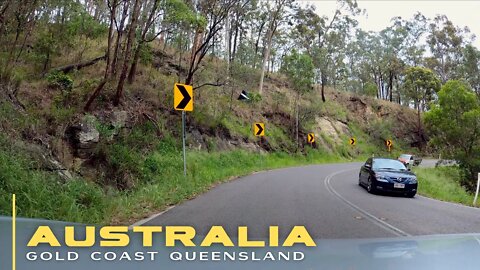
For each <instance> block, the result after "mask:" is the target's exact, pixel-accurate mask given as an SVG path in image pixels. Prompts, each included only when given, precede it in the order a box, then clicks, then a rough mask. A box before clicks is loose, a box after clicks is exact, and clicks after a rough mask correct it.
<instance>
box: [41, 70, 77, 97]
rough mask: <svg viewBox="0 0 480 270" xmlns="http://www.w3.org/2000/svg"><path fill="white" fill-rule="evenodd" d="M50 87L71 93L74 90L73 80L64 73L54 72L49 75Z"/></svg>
mask: <svg viewBox="0 0 480 270" xmlns="http://www.w3.org/2000/svg"><path fill="white" fill-rule="evenodd" d="M47 81H48V85H49V86H50V87H52V88H56V89H60V90H62V91H68V92H70V91H71V90H72V89H73V80H72V78H71V77H70V76H68V75H67V74H65V73H63V72H52V73H49V74H48V75H47Z"/></svg>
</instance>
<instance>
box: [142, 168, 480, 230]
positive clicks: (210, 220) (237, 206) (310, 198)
mask: <svg viewBox="0 0 480 270" xmlns="http://www.w3.org/2000/svg"><path fill="white" fill-rule="evenodd" d="M430 163H431V164H430ZM432 164H434V162H430V161H426V162H425V163H424V166H425V165H426V166H431V165H432ZM360 166H361V164H360V163H344V164H328V165H315V166H305V167H295V168H286V169H278V170H272V171H266V172H261V173H256V174H253V175H250V176H246V177H242V178H239V179H236V180H234V181H231V182H229V183H226V184H222V185H219V186H217V187H215V188H214V189H212V190H210V191H209V192H207V193H205V194H203V195H200V196H198V197H197V198H195V199H193V200H190V201H187V202H185V203H183V204H181V205H178V206H176V207H174V208H172V209H170V210H169V211H166V212H164V213H162V214H160V215H157V216H156V217H154V218H151V219H150V220H148V221H147V222H146V223H144V225H191V226H194V227H195V228H196V230H197V234H199V235H204V234H205V233H206V232H207V230H208V229H209V228H210V227H211V226H213V225H222V226H224V228H225V229H226V230H227V232H228V233H229V234H232V235H236V231H237V227H238V226H248V228H249V236H251V237H254V238H260V237H261V238H264V237H267V236H268V226H271V225H278V226H280V234H281V236H283V237H285V236H286V234H287V233H288V231H289V230H290V228H292V227H293V226H295V225H305V226H306V227H307V229H308V231H309V232H310V234H311V235H312V236H313V237H314V238H323V239H337V238H377V237H395V236H410V235H427V234H452V233H480V209H477V208H471V207H466V206H462V205H457V204H452V203H446V202H441V201H437V200H433V199H429V198H425V197H422V196H418V195H417V196H416V197H415V198H413V199H411V198H404V197H398V196H389V195H372V194H369V193H367V191H366V190H365V189H363V188H361V187H359V186H358V171H359V168H360Z"/></svg>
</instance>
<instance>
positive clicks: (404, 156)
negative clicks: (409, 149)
mask: <svg viewBox="0 0 480 270" xmlns="http://www.w3.org/2000/svg"><path fill="white" fill-rule="evenodd" d="M400 158H404V159H410V155H405V154H403V155H400Z"/></svg>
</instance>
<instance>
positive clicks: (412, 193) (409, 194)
mask: <svg viewBox="0 0 480 270" xmlns="http://www.w3.org/2000/svg"><path fill="white" fill-rule="evenodd" d="M416 194H417V192H415V191H414V192H408V193H407V194H405V196H406V197H407V198H413V197H415V195H416Z"/></svg>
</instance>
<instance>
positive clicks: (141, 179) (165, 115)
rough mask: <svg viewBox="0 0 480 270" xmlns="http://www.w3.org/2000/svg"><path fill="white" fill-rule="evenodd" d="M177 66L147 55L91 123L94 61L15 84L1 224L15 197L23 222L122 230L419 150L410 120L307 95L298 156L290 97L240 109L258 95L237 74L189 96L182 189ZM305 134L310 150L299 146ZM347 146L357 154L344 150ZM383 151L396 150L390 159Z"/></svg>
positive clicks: (366, 102)
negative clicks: (259, 187) (222, 185)
mask: <svg viewBox="0 0 480 270" xmlns="http://www.w3.org/2000/svg"><path fill="white" fill-rule="evenodd" d="M65 59H68V57H65ZM178 59H180V60H182V56H180V58H179V56H178V54H177V53H175V52H168V51H167V52H165V51H162V50H160V49H158V50H156V51H154V53H153V54H152V61H151V64H145V63H144V64H142V65H140V66H139V68H138V72H139V75H138V77H137V80H136V81H135V82H134V83H133V84H132V85H128V86H127V89H126V99H125V103H124V104H122V105H121V106H120V107H113V106H111V105H110V104H111V102H110V100H111V98H112V96H113V88H114V86H112V85H107V86H106V88H105V90H104V91H103V92H102V93H101V95H100V96H99V98H98V99H97V101H96V102H95V103H94V105H93V110H91V111H90V112H88V113H86V112H84V111H83V106H84V104H85V102H86V100H87V99H88V97H89V96H90V94H91V92H92V89H93V88H94V87H95V86H96V85H97V84H98V82H99V81H100V79H99V78H98V75H97V71H98V70H101V69H103V67H102V65H104V63H103V62H101V61H100V62H98V63H96V64H95V65H92V66H89V67H86V68H83V69H81V70H77V71H74V72H72V73H69V74H67V75H65V74H62V73H55V74H50V75H47V76H46V77H45V78H44V77H35V76H32V77H30V78H28V79H25V80H24V81H23V82H22V83H19V85H18V86H17V88H16V89H15V91H14V92H15V96H13V97H12V96H5V98H2V100H1V101H0V131H1V133H2V134H3V135H1V136H0V158H1V160H2V162H1V166H2V168H0V180H1V181H2V183H1V186H2V188H1V189H0V192H1V193H2V196H1V198H2V201H1V202H0V213H1V214H7V213H8V209H9V206H8V203H7V199H5V198H7V197H8V196H7V195H8V194H10V193H17V194H19V195H20V196H17V197H18V198H19V215H21V216H27V217H42V218H50V219H62V220H70V221H77V222H91V223H128V222H131V221H132V220H135V219H138V218H142V217H144V216H146V215H148V214H150V213H152V212H155V211H159V210H161V209H163V208H164V207H166V206H167V205H170V204H175V203H178V202H181V201H182V200H185V199H187V198H191V197H192V196H195V195H196V194H198V193H201V192H204V191H205V190H207V189H208V188H209V187H210V186H211V185H212V184H214V183H218V182H219V181H222V180H226V179H229V178H230V177H232V176H235V175H242V174H246V173H249V172H252V171H255V170H260V169H266V168H275V167H281V166H290V165H299V164H306V163H318V162H327V161H330V162H331V161H337V160H352V159H358V158H364V157H366V156H371V155H385V156H388V155H390V156H396V155H397V154H398V153H400V152H402V151H417V150H416V149H414V148H412V147H414V146H417V145H419V144H421V143H422V136H423V134H419V133H418V132H417V131H418V127H417V125H416V113H415V112H414V111H413V110H411V109H409V108H405V107H401V106H399V105H396V104H393V103H390V102H386V101H380V100H376V99H374V98H370V97H365V96H357V95H354V94H352V93H346V92H337V91H335V90H333V89H328V90H327V102H325V103H323V102H321V99H320V96H319V93H318V90H316V88H315V89H314V90H313V91H311V92H310V93H307V94H305V95H304V96H302V97H301V100H300V111H299V141H298V144H297V142H296V141H295V118H294V117H293V115H294V114H293V108H294V105H293V100H294V96H295V94H294V93H293V91H292V90H291V89H290V88H289V83H288V82H287V80H286V79H285V78H284V77H283V76H282V75H281V74H276V73H274V74H269V76H268V78H267V79H266V84H265V89H264V93H263V95H262V96H258V95H256V94H253V95H252V101H249V102H243V101H239V100H237V97H238V95H239V94H240V92H241V91H242V90H247V91H249V92H250V93H255V89H256V85H257V82H258V79H257V78H258V77H259V74H258V71H256V70H252V69H249V68H246V67H243V66H237V67H236V68H235V69H234V73H233V77H232V78H231V84H229V85H227V86H220V87H214V86H208V85H207V86H204V87H201V88H199V89H197V90H195V110H194V111H193V112H192V113H187V145H188V150H187V151H188V155H187V157H188V176H187V179H185V178H183V170H182V169H183V163H182V157H181V115H180V113H179V112H177V111H174V110H173V108H172V103H173V100H172V99H173V97H172V95H173V94H172V89H173V84H174V83H175V82H177V81H180V80H179V77H180V78H181V77H182V74H183V73H184V72H185V67H184V66H183V65H182V63H186V59H183V61H178ZM59 61H60V60H59ZM64 61H68V60H64ZM57 64H58V65H60V66H61V65H64V64H67V63H63V62H59V63H57ZM225 70H226V68H225V63H224V62H223V61H221V60H219V59H217V58H209V59H207V60H206V63H205V68H203V69H202V70H201V71H200V73H199V74H198V75H197V77H196V81H197V83H196V85H202V84H205V83H209V82H214V81H218V80H219V79H221V78H222V77H224V76H227V75H226V74H225ZM65 82H67V83H69V82H71V83H72V84H73V85H72V87H71V88H67V87H65ZM255 122H263V123H265V125H266V136H265V137H264V138H257V137H255V136H254V135H253V132H252V124H253V123H255ZM311 132H313V133H315V134H316V136H317V141H316V143H315V144H314V145H309V144H308V143H306V135H307V134H308V133H311ZM351 137H355V138H356V139H357V145H355V146H351V145H349V144H348V139H349V138H351ZM386 139H392V140H393V141H394V148H393V151H392V152H391V153H387V148H386V147H385V140H386ZM4 195H5V196H4ZM39 205H40V206H42V207H38V206H39ZM40 208H41V210H38V209H40Z"/></svg>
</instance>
